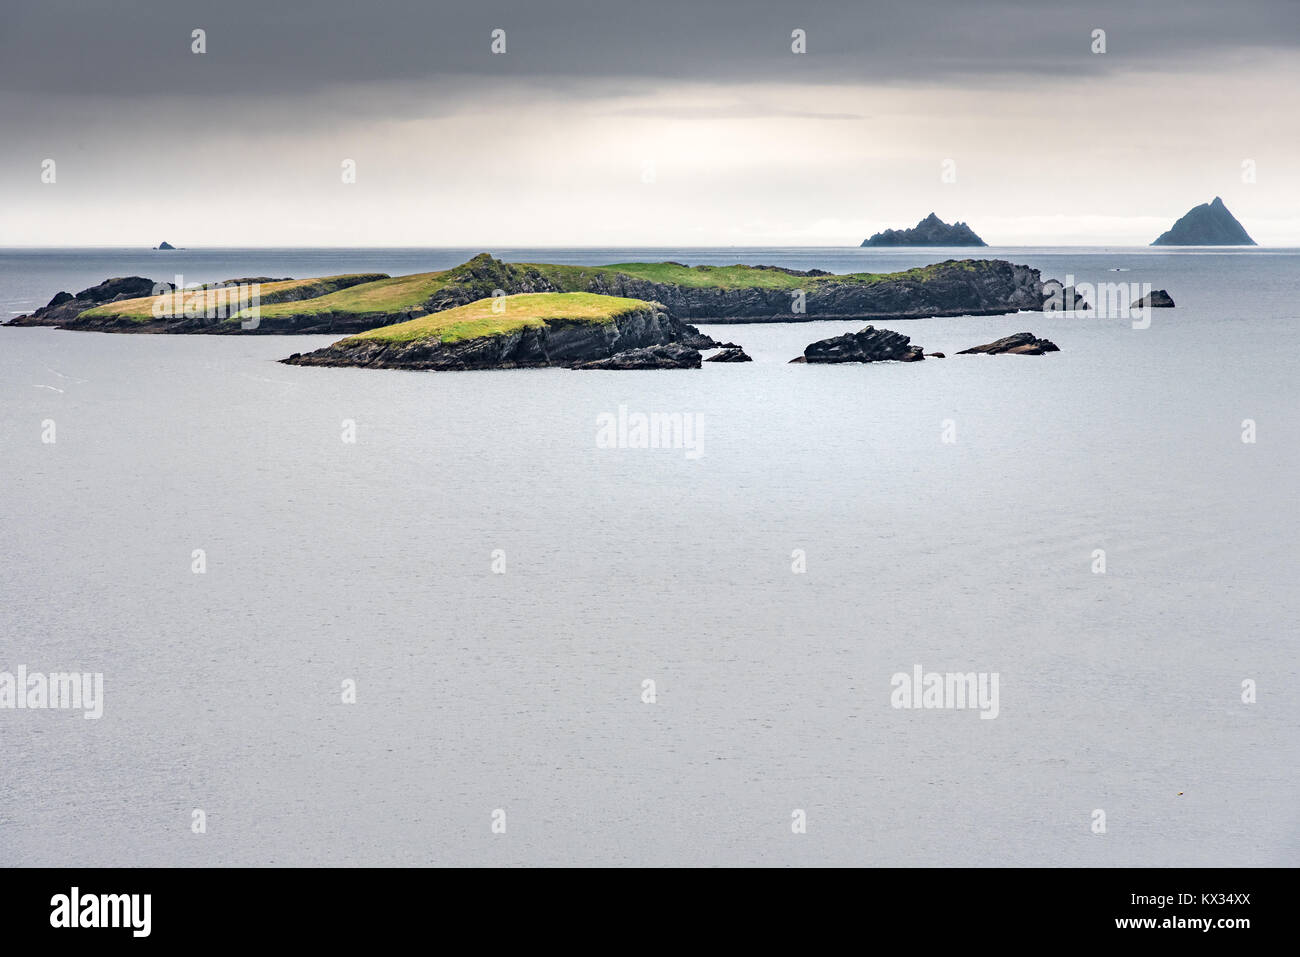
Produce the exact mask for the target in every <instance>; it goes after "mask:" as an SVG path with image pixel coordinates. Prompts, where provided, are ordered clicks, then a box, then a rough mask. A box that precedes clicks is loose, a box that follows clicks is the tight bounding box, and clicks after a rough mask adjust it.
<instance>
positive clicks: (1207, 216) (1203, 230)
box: [1151, 196, 1256, 246]
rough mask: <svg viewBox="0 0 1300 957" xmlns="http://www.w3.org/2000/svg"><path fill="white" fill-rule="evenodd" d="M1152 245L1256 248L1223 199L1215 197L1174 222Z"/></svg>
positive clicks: (1253, 241)
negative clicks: (1210, 201) (1212, 200)
mask: <svg viewBox="0 0 1300 957" xmlns="http://www.w3.org/2000/svg"><path fill="white" fill-rule="evenodd" d="M1151 245H1152V246H1254V245H1256V243H1255V240H1253V239H1251V238H1250V236H1249V235H1248V234H1247V233H1246V230H1245V229H1244V228H1243V227H1242V225H1241V223H1239V222H1237V217H1235V216H1233V215H1232V213H1230V212H1228V207H1227V206H1224V205H1223V200H1221V199H1220V198H1219V197H1217V196H1216V197H1214V202H1212V203H1201V205H1200V206H1196V207H1193V208H1192V209H1191V210H1189V211H1188V213H1187V215H1186V216H1184V217H1183V218H1182V219H1180V220H1178V222H1176V223H1174V225H1173V228H1172V229H1170V230H1169V231H1168V232H1167V233H1161V234H1160V237H1159V238H1158V239H1157V240H1156V241H1155V242H1153V243H1152V244H1151Z"/></svg>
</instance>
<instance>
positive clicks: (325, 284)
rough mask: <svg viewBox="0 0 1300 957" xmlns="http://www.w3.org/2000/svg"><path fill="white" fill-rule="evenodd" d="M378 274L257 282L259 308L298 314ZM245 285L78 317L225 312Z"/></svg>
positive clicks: (210, 287) (112, 305)
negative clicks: (306, 306) (308, 304)
mask: <svg viewBox="0 0 1300 957" xmlns="http://www.w3.org/2000/svg"><path fill="white" fill-rule="evenodd" d="M375 275H378V274H377V273H348V274H346V275H340V276H320V277H317V278H314V279H284V280H281V281H279V282H264V283H257V284H256V286H257V293H258V296H259V297H260V300H261V307H260V308H261V309H262V310H263V311H265V310H266V309H268V308H271V306H270V305H268V303H270V304H272V305H279V306H280V307H281V308H284V309H286V310H287V311H288V312H289V313H290V314H294V315H297V314H299V313H300V312H302V311H304V310H300V309H296V308H295V307H296V306H299V305H300V304H301V303H303V302H319V301H320V299H322V298H328V297H329V295H335V294H337V293H336V292H335V290H337V289H338V287H339V286H340V285H343V286H347V287H348V289H345V290H343V291H345V292H346V291H350V290H351V289H361V288H364V287H369V286H375V285H378V284H379V282H389V281H391V280H386V279H385V280H379V281H378V282H375V281H373V280H372V281H368V282H361V283H359V284H358V283H357V280H358V279H370V278H371V277H373V276H375ZM248 288H249V287H248V286H242V287H241V286H223V285H218V284H216V283H209V284H207V285H204V286H200V287H196V288H193V289H182V290H176V291H173V292H167V293H163V294H162V295H161V296H144V297H142V298H140V299H123V300H121V301H120V302H109V303H105V304H104V305H102V306H94V307H93V308H90V309H87V310H86V311H84V312H83V313H81V316H83V317H90V318H113V317H116V318H119V319H126V320H129V321H132V322H147V321H149V320H151V319H160V318H169V317H174V316H180V315H185V314H186V313H187V312H188V313H199V314H205V313H211V312H224V311H225V310H226V309H227V307H234V306H239V305H241V303H240V301H239V297H240V295H241V294H247V292H248Z"/></svg>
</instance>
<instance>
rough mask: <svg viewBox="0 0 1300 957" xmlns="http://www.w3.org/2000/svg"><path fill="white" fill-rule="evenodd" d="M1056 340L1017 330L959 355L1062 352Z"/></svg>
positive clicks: (1038, 354)
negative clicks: (1012, 333)
mask: <svg viewBox="0 0 1300 957" xmlns="http://www.w3.org/2000/svg"><path fill="white" fill-rule="evenodd" d="M1060 351H1061V350H1060V348H1059V347H1058V346H1057V345H1056V343H1055V342H1052V341H1051V340H1049V339H1039V338H1038V337H1037V336H1035V335H1034V334H1033V333H1032V332H1017V333H1016V334H1015V335H1011V336H1005V337H1003V338H1001V339H998V340H996V341H994V342H990V343H987V344H985V345H982V346H972V347H971V348H969V349H963V350H962V351H961V352H959V353H957V355H959V356H969V355H989V356H1000V355H1008V356H1041V355H1042V354H1043V353H1045V352H1060Z"/></svg>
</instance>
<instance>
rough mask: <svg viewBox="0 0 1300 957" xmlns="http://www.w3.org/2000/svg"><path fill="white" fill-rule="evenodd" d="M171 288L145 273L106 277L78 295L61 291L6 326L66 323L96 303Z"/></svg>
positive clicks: (148, 294)
mask: <svg viewBox="0 0 1300 957" xmlns="http://www.w3.org/2000/svg"><path fill="white" fill-rule="evenodd" d="M171 289H172V284H171V283H169V282H161V283H155V282H154V281H153V280H152V279H146V278H144V277H143V276H122V277H118V278H115V279H105V280H104V281H103V282H101V283H99V284H98V285H96V286H91V287H89V288H88V289H83V290H81V292H79V293H77V294H76V295H72V294H71V293H67V292H60V293H58V294H57V295H55V297H54V298H53V299H51V300H50V302H49V304H48V305H45V306H42V307H41V308H40V309H37V310H36V311H35V312H33V313H31V314H30V315H25V316H16V317H15V318H13V319H10V320H9V321H8V322H7V323H5V325H7V326H66V325H68V324H69V323H71V322H73V321H74V320H76V318H77V316H79V315H81V313H83V312H85V311H86V310H87V309H93V308H94V307H95V306H102V305H104V304H105V303H109V302H117V301H118V300H121V299H139V298H141V297H142V296H153V295H156V294H161V293H164V292H170V291H171Z"/></svg>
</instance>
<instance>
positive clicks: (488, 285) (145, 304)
mask: <svg viewBox="0 0 1300 957" xmlns="http://www.w3.org/2000/svg"><path fill="white" fill-rule="evenodd" d="M980 263H981V261H979V260H971V259H964V260H960V261H952V260H950V261H948V262H944V263H935V264H933V265H930V266H920V267H917V268H915V269H907V270H903V271H901V272H893V273H843V274H828V275H825V276H798V275H791V274H790V273H788V272H784V271H783V270H781V269H774V268H768V267H764V266H742V265H734V266H684V265H682V264H680V263H672V262H658V263H615V264H613V265H610V266H566V265H556V264H553V263H502V262H499V261H498V260H495V259H493V258H492V257H491V256H489V255H488V254H486V253H483V254H480V255H478V256H475V257H474V258H473V259H471V260H469V261H468V262H465V263H462V264H461V265H459V266H453V267H452V268H450V269H442V270H438V271H436V272H425V273H415V274H413V275H409V276H394V277H385V278H382V279H375V280H372V281H366V282H359V283H358V282H357V281H356V280H357V279H358V278H359V277H360V276H362V275H364V274H352V275H347V276H327V277H324V278H320V279H294V280H287V281H284V282H270V283H263V284H262V285H261V287H260V295H261V301H260V305H259V310H260V316H261V318H262V319H264V320H275V319H279V318H290V317H302V318H312V317H325V316H331V315H333V316H350V317H353V318H354V319H356V318H363V319H364V318H365V317H368V316H373V317H374V319H375V322H376V323H377V324H378V323H385V322H387V323H391V322H392V320H393V318H395V317H396V316H398V315H401V314H402V313H408V314H409V313H410V312H411V311H414V310H421V309H425V308H427V306H426V304H428V303H430V301H431V300H433V299H434V298H435V297H436V296H437V295H438V293H439V292H441V291H442V290H444V289H446V288H448V287H455V286H457V285H460V284H466V283H467V284H469V285H468V286H467V287H466V288H469V289H473V290H475V291H477V292H478V293H479V294H480V295H482V294H483V293H484V292H487V291H488V290H490V289H492V288H493V287H494V286H500V287H501V288H509V287H511V286H517V285H520V284H525V283H532V284H534V285H536V284H538V280H544V284H546V285H551V286H554V287H555V288H556V289H558V290H560V292H561V293H586V291H587V290H589V289H591V288H592V286H593V285H594V286H596V287H598V288H604V289H610V290H613V291H618V290H619V289H621V288H622V287H624V286H625V285H626V283H627V282H628V280H642V281H646V282H653V283H660V284H664V285H674V286H678V287H681V288H687V289H710V288H711V289H723V290H732V289H769V290H772V289H774V290H795V289H805V290H807V289H811V288H813V287H815V286H817V285H818V284H821V283H862V284H867V285H874V284H876V283H881V282H907V281H911V282H924V281H927V280H929V279H932V278H934V277H935V276H937V275H939V274H940V273H941V272H946V271H952V270H963V271H966V272H974V271H975V270H976V269H977V268H978V266H979V265H980ZM340 287H342V288H340ZM229 295H231V293H229V292H226V291H223V290H221V289H211V288H209V289H204V290H187V291H186V292H185V293H184V294H183V296H181V297H177V296H174V295H173V294H168V295H166V296H163V297H151V298H143V299H130V300H124V301H122V302H115V303H109V304H107V305H102V306H96V307H94V308H93V309H89V310H87V311H86V312H84V313H82V315H83V316H87V317H90V318H94V317H118V318H123V319H128V320H132V321H136V322H144V321H147V320H150V319H158V318H166V317H168V316H175V315H181V314H183V310H184V309H185V307H187V306H189V307H190V308H197V309H198V310H200V311H207V312H208V313H209V314H210V313H211V311H212V309H214V308H215V309H218V310H220V309H222V308H223V307H224V306H225V304H226V297H227V296H229ZM177 298H179V299H180V301H179V302H176V301H175V300H176V299H177ZM159 299H162V300H165V301H164V302H163V303H162V306H161V312H160V314H158V315H155V304H156V303H158V300H159ZM231 313H232V314H231V315H228V316H225V317H224V318H225V321H226V322H240V321H242V320H243V319H245V318H247V317H248V316H249V315H250V314H251V313H250V312H247V311H246V312H239V313H234V310H231ZM401 325H405V323H402V324H401ZM386 328H392V327H386Z"/></svg>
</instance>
